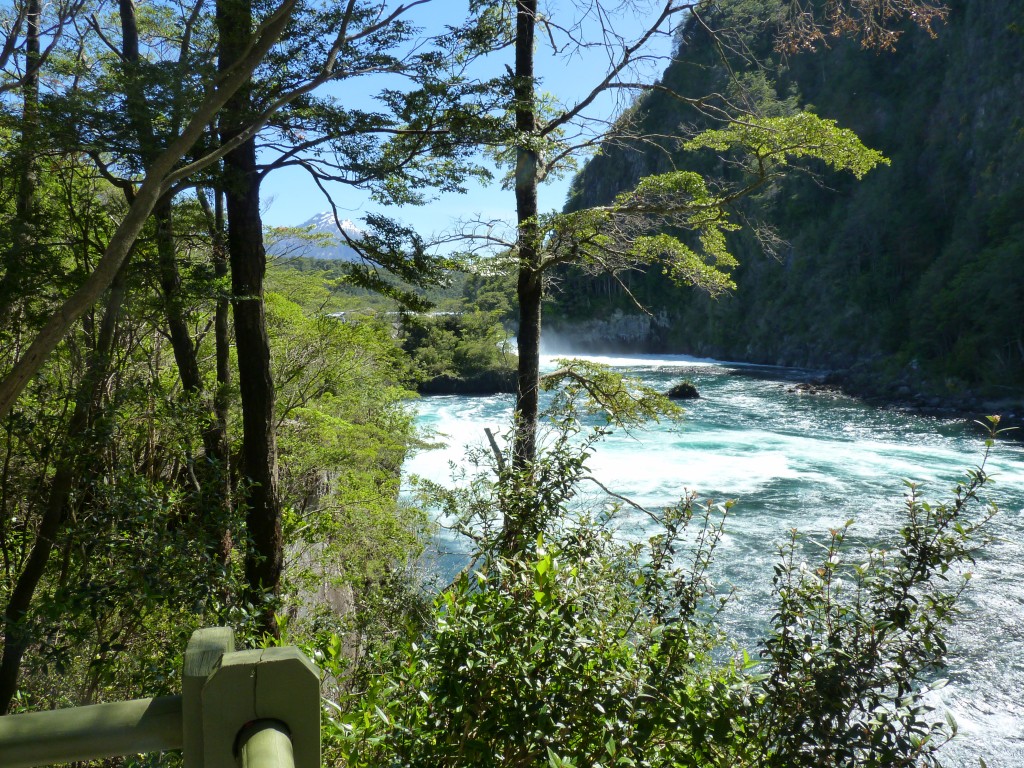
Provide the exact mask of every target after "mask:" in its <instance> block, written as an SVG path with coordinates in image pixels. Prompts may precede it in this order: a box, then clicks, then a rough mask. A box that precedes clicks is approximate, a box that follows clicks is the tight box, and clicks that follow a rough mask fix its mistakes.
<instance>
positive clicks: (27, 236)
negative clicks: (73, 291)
mask: <svg viewBox="0 0 1024 768" xmlns="http://www.w3.org/2000/svg"><path fill="white" fill-rule="evenodd" d="M41 14H42V3H41V0H29V2H28V8H27V9H26V12H25V22H26V27H27V30H26V35H25V62H26V72H25V81H24V83H23V85H22V88H21V92H22V105H23V106H22V115H21V140H20V142H19V147H18V153H17V157H16V158H15V163H16V166H15V167H16V168H17V173H18V196H17V199H16V200H15V206H14V211H15V215H14V222H13V224H14V226H13V230H14V231H13V243H12V248H11V249H10V251H8V252H7V253H6V254H5V257H4V259H3V262H4V263H3V266H4V269H3V274H2V277H0V318H5V319H6V318H11V319H12V321H13V323H14V324H15V325H17V324H18V323H19V322H20V320H19V315H20V313H14V312H13V309H14V305H15V304H16V303H17V302H18V299H19V298H20V297H21V295H22V293H23V287H22V283H23V280H24V278H25V273H26V271H27V270H28V268H29V265H28V264H27V261H28V259H29V255H30V254H31V253H32V250H33V249H34V247H35V244H36V239H37V238H36V225H37V209H38V200H37V195H38V188H39V178H38V173H39V170H38V168H37V164H36V141H37V140H38V135H39V60H40V56H41V52H40V41H39V17H40V15H41ZM12 315H13V316H12Z"/></svg>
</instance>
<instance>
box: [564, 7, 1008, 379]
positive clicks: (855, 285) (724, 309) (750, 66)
mask: <svg viewBox="0 0 1024 768" xmlns="http://www.w3.org/2000/svg"><path fill="white" fill-rule="evenodd" d="M771 5H772V4H771V3H764V2H751V3H744V4H739V5H733V6H730V10H729V12H728V13H729V16H728V17H723V16H722V15H720V16H718V17H715V19H716V21H717V22H719V23H721V24H722V25H723V26H725V25H727V24H733V23H734V22H735V21H736V19H737V18H739V17H744V16H745V17H748V18H757V17H759V16H760V17H763V16H765V15H767V14H769V9H770V7H771ZM937 31H938V37H937V39H931V38H929V36H928V35H927V34H926V33H924V32H922V31H921V30H919V29H909V28H908V30H907V31H906V33H905V34H904V35H903V37H902V39H901V40H900V43H899V45H898V46H897V50H895V51H883V52H877V51H868V50H862V49H861V48H860V47H859V46H858V44H857V42H856V41H847V40H841V41H830V43H829V47H828V48H827V49H824V50H819V51H816V52H801V53H798V54H795V55H791V56H788V57H784V56H781V55H780V54H778V53H777V52H775V51H774V50H773V45H772V43H773V38H772V37H771V36H770V35H769V34H766V33H763V32H762V33H760V34H759V35H758V36H755V35H748V36H747V37H746V38H742V36H741V39H740V40H739V43H738V44H737V45H736V46H735V47H734V48H733V50H732V51H731V52H730V54H729V56H728V61H729V66H730V67H731V68H733V69H734V71H739V72H746V73H747V74H745V75H743V77H744V78H746V83H747V85H748V88H747V89H746V92H745V93H742V94H740V93H739V92H738V91H737V90H736V89H735V86H730V85H729V81H728V78H727V76H726V67H725V66H724V64H723V60H722V59H721V58H720V54H719V48H717V47H716V46H713V45H711V44H710V39H709V37H708V35H707V33H706V31H705V30H704V29H703V28H702V27H701V26H700V25H699V24H697V23H694V22H693V20H691V21H690V23H688V24H687V25H686V26H685V28H684V29H683V30H681V32H680V34H679V35H678V37H677V44H678V45H679V55H678V57H677V60H676V61H675V62H673V64H672V65H671V66H670V67H669V68H668V69H667V70H666V71H665V73H664V75H663V82H664V83H665V84H666V85H668V86H670V87H671V88H673V89H675V90H678V91H682V92H683V93H685V94H687V95H691V96H694V97H697V96H702V95H705V94H708V93H711V92H715V91H718V92H720V93H724V94H726V95H731V96H732V98H733V101H734V102H737V103H740V104H743V105H744V106H746V107H748V108H752V109H753V110H754V111H755V112H756V111H758V110H761V111H769V112H770V111H772V110H774V111H776V112H782V111H785V110H787V109H791V108H793V107H794V106H796V105H799V106H804V107H807V108H810V109H813V110H814V111H816V112H817V113H818V114H819V115H821V116H822V117H828V118H832V119H835V120H836V121H837V122H838V123H839V124H840V125H842V126H844V127H848V128H852V129H853V130H854V131H855V132H856V133H857V134H858V135H859V136H860V137H861V139H862V140H863V141H864V143H865V144H867V145H868V146H870V147H873V148H876V149H879V150H881V151H882V152H883V153H884V154H885V155H886V156H887V157H889V158H890V159H891V161H892V162H891V165H890V166H888V167H880V168H878V169H876V170H874V171H873V172H872V173H870V174H868V175H867V176H866V177H865V179H864V180H863V181H859V182H857V181H854V180H852V179H849V178H840V177H838V176H835V175H827V174H825V175H822V176H821V177H820V178H816V177H811V176H809V175H807V176H796V177H793V176H791V177H789V178H787V179H786V180H785V181H784V182H783V183H781V184H776V185H774V186H772V187H771V188H770V189H768V190H767V191H764V192H762V193H761V194H760V195H759V196H757V197H756V198H754V199H748V200H746V201H743V202H742V203H741V208H742V214H743V215H744V216H746V217H748V218H749V219H754V220H760V221H762V222H765V223H768V224H771V225H774V228H775V229H776V232H777V234H778V235H779V236H780V237H781V238H782V239H783V242H782V243H781V244H778V246H777V250H776V253H775V254H774V255H775V258H772V257H771V256H770V255H765V249H764V248H763V247H762V244H761V243H759V242H757V241H756V239H755V238H754V237H752V236H751V235H750V229H749V228H747V229H746V231H745V232H744V233H740V234H738V235H734V236H733V243H732V245H733V247H734V249H735V252H736V255H737V257H738V258H739V261H740V267H739V268H738V269H737V271H736V273H735V280H736V283H737V289H736V290H735V292H734V293H732V294H730V295H726V296H723V297H719V298H717V299H712V298H709V297H707V296H706V295H704V294H702V293H701V292H700V291H698V290H695V289H690V288H679V287H676V286H673V285H672V284H671V283H670V282H669V281H666V280H664V279H663V278H662V277H661V276H660V275H659V274H648V275H641V274H639V273H632V274H630V275H628V276H627V277H626V280H627V284H628V285H629V286H630V289H631V290H632V291H633V293H634V294H635V295H636V297H637V298H638V299H639V301H640V302H641V303H643V304H644V305H645V306H646V307H647V308H648V309H649V310H651V311H652V312H653V314H654V315H655V317H656V318H658V319H657V321H656V322H654V323H652V333H651V334H650V336H649V337H648V339H647V340H646V342H645V343H646V344H647V345H648V346H649V347H650V348H651V349H652V350H655V349H656V350H670V351H674V352H687V353H695V354H701V355H711V356H716V357H722V358H728V359H742V360H750V361H756V362H767V363H780V364H785V365H798V366H810V367H824V368H831V369H849V368H853V369H854V372H855V374H856V373H857V372H859V373H860V374H861V375H860V376H856V375H855V378H859V379H860V380H861V381H862V382H863V381H864V380H870V379H874V380H876V381H877V382H878V383H879V386H880V387H882V389H883V391H884V389H885V387H888V388H889V390H890V391H891V392H892V391H896V389H898V388H900V387H906V386H907V385H908V384H909V386H910V387H911V388H912V389H915V390H924V391H930V392H931V394H933V395H943V396H953V397H964V396H967V395H983V396H985V397H988V398H1000V397H1003V396H1006V395H1012V394H1013V393H1014V392H1020V390H1021V386H1022V384H1024V261H1022V259H1021V254H1022V252H1024V225H1022V223H1021V219H1020V216H1019V206H1020V201H1021V199H1022V196H1024V173H1022V171H1024V156H1022V152H1021V148H1022V145H1024V132H1022V131H1024V105H1022V103H1021V101H1020V98H1019V95H1020V93H1021V90H1022V86H1024V73H1022V71H1021V69H1020V67H1019V62H1021V61H1024V8H1022V7H1021V6H1020V4H1018V3H1013V2H1007V1H1006V0H976V1H972V2H962V1H958V2H952V3H950V13H949V17H948V20H947V23H946V24H945V25H939V27H938V28H937ZM743 45H747V46H749V47H748V48H747V50H748V51H749V52H752V54H753V56H754V57H756V59H757V62H756V66H755V64H754V63H753V62H752V61H751V60H749V59H745V58H744V57H742V56H741V55H740V52H741V51H743V50H744V49H743V48H742V46H743ZM755 73H760V74H755ZM769 82H771V83H772V84H773V87H772V86H769V85H768V83H769ZM627 117H632V118H634V119H636V120H638V121H639V122H640V123H641V125H642V127H643V133H645V134H647V133H660V134H662V135H664V136H667V137H669V138H666V139H665V140H663V141H661V142H658V143H657V145H655V144H654V143H651V142H647V143H645V145H644V146H642V147H637V146H635V145H634V146H626V147H622V146H618V147H605V148H604V149H603V151H602V152H601V153H600V154H599V155H598V156H597V157H595V158H594V159H593V160H591V161H590V162H589V164H588V165H587V166H586V167H585V168H584V169H583V171H582V172H581V173H580V174H579V176H578V177H577V179H576V182H575V186H574V193H573V197H572V199H571V200H570V207H573V208H581V207H585V206H589V205H594V204H603V203H607V202H609V201H610V200H611V199H612V198H613V197H614V195H615V194H616V193H618V192H620V191H622V190H624V189H628V188H631V187H632V186H633V185H634V184H635V183H636V181H637V179H638V178H640V177H641V176H644V175H647V174H650V173H655V172H663V171H665V170H668V169H669V168H671V167H673V166H675V167H679V168H696V169H697V170H702V171H705V172H709V171H710V172H714V171H719V172H723V171H724V172H727V171H728V169H727V168H725V167H724V166H722V165H721V163H720V161H719V160H718V159H716V158H713V157H711V156H710V155H708V154H707V153H704V154H702V155H695V154H693V153H683V152H681V151H680V150H679V149H678V147H677V146H676V142H675V141H674V140H673V138H671V137H674V136H679V135H681V134H685V133H686V131H687V130H688V127H690V128H691V129H692V127H693V126H695V125H696V126H700V125H704V124H707V121H706V120H705V119H703V118H702V117H701V116H700V115H699V114H698V113H697V111H696V110H695V109H694V108H693V107H692V106H689V105H686V104H683V103H682V102H680V101H678V100H675V99H673V98H671V97H670V96H666V95H664V94H662V93H656V92H655V93H649V94H647V95H646V96H645V97H644V98H643V99H641V100H640V101H639V102H638V103H637V104H636V105H635V106H634V110H633V112H632V113H631V114H630V115H628V116H627ZM812 170H813V169H812ZM610 305H611V306H610ZM612 307H614V308H620V309H622V310H623V312H625V313H629V312H633V313H638V311H637V309H636V307H635V305H634V304H633V302H632V300H631V299H630V298H629V297H628V296H627V295H626V294H625V292H624V291H623V290H621V288H619V287H618V285H617V284H616V283H615V281H614V280H613V279H611V278H608V277H603V278H581V277H573V278H569V279H568V282H567V283H566V284H565V285H563V290H562V291H561V293H560V294H559V295H558V296H557V305H556V307H555V308H554V311H553V312H552V313H551V315H552V321H551V323H549V327H550V328H554V329H556V330H561V331H563V332H565V331H568V332H570V333H571V332H572V330H573V326H572V325H571V324H568V325H567V323H566V321H567V320H581V319H586V318H589V317H597V316H602V315H605V316H606V315H607V314H608V310H609V309H610V308H612ZM903 391H904V392H905V390H903Z"/></svg>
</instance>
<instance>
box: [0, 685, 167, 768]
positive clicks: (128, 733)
mask: <svg viewBox="0 0 1024 768" xmlns="http://www.w3.org/2000/svg"><path fill="white" fill-rule="evenodd" d="M181 730H182V728H181V697H180V696H162V697H160V698H157V699H137V700H135V701H119V702H115V703H112V704H93V705H91V706H87V707H75V708H73V709H54V710H50V711H47V712H29V713H27V714H23V715H6V716H4V717H0V765H2V766H3V768H32V766H37V765H51V764H53V763H70V762H73V761H76V760H97V759H100V758H104V757H117V756H118V755H134V754H136V753H138V752H162V751H164V750H169V749H181V743H182V740H181Z"/></svg>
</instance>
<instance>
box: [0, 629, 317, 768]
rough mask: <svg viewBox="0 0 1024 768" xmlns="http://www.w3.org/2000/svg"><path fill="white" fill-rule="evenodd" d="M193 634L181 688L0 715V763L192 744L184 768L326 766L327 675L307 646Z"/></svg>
mask: <svg viewBox="0 0 1024 768" xmlns="http://www.w3.org/2000/svg"><path fill="white" fill-rule="evenodd" d="M234 646H235V640H234V633H233V632H232V631H231V629H229V628H226V627H214V628H212V629H202V630H199V631H198V632H196V633H194V634H193V635H192V639H191V640H190V641H189V644H188V649H187V650H186V652H185V667H184V670H183V674H182V695H181V696H163V697H161V698H156V699H139V700H137V701H122V702H116V703H112V704H94V705H92V706H88V707H74V708H71V709H57V710H52V711H49V712H31V713H28V714H22V715H6V716H3V717H0V768H34V767H35V766H42V765H51V764H53V763H70V762H76V761H80V760H95V759H100V758H106V757H118V756H120V755H134V754H138V753H140V752H164V751H168V750H174V749H184V768H237V767H239V766H240V767H241V768H320V674H319V672H318V671H317V669H316V667H314V666H313V664H312V663H311V662H310V661H309V659H307V658H306V657H305V656H304V655H303V654H302V652H301V651H299V649H298V648H265V649H260V650H252V651H237V652H236V651H234Z"/></svg>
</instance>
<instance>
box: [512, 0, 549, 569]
mask: <svg viewBox="0 0 1024 768" xmlns="http://www.w3.org/2000/svg"><path fill="white" fill-rule="evenodd" d="M536 24H537V0H518V2H517V12H516V47H515V85H514V97H515V115H516V130H517V132H519V134H520V135H521V136H526V137H530V136H535V135H536V132H537V115H536V113H535V108H534V102H535V93H534V90H535V85H534V79H533V78H534V73H533V68H534V32H535V29H536ZM539 164H540V158H539V157H538V155H537V151H536V149H534V148H533V147H532V146H531V145H529V144H521V145H520V146H519V147H518V148H517V149H516V169H515V192H516V222H517V227H518V248H519V279H518V283H517V287H516V291H517V294H518V299H519V334H518V338H519V368H518V373H517V379H516V405H515V425H514V431H513V449H512V468H513V470H514V474H515V482H517V483H526V482H529V477H528V475H529V468H530V466H531V465H532V464H533V462H534V460H535V459H536V457H537V418H538V410H539V402H540V398H539V394H540V393H539V387H540V328H541V300H542V298H543V287H542V280H541V277H542V276H541V271H540V267H541V252H540V243H539V241H538V226H537V213H538V207H537V188H538V186H539ZM519 517H520V516H517V515H515V514H506V518H505V524H504V531H503V548H504V550H505V551H506V552H516V551H519V550H520V549H521V548H522V546H523V545H524V544H525V543H526V542H525V541H524V535H525V533H526V528H527V527H528V524H529V521H526V520H522V519H519Z"/></svg>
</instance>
